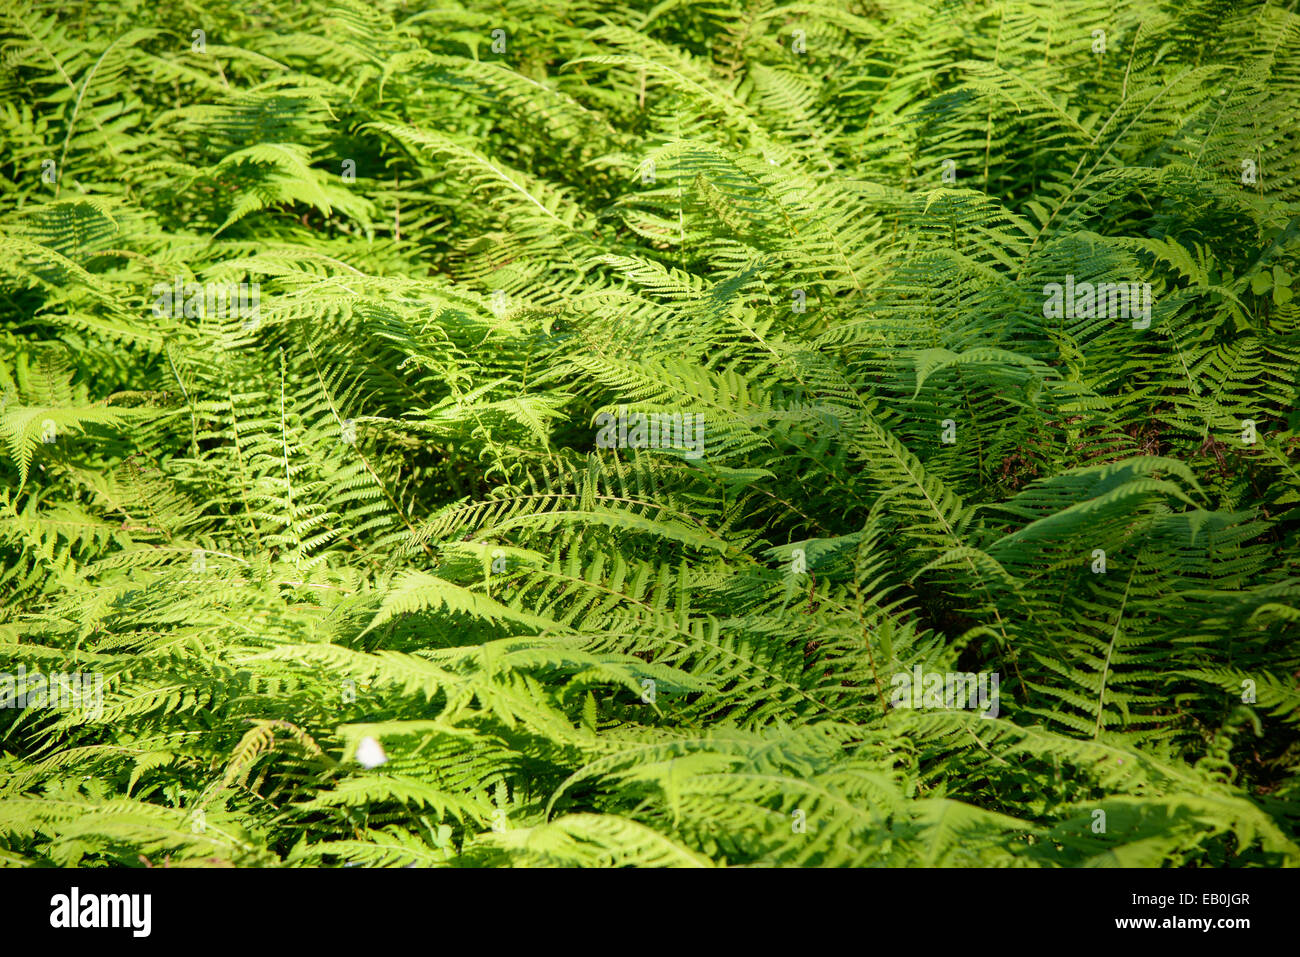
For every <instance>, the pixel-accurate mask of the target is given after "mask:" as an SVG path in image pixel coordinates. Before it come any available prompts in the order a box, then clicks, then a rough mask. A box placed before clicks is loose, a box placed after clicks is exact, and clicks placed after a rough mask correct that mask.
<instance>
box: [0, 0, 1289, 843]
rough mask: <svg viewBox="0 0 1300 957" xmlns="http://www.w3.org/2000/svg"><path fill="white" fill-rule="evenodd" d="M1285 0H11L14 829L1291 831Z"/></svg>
mask: <svg viewBox="0 0 1300 957" xmlns="http://www.w3.org/2000/svg"><path fill="white" fill-rule="evenodd" d="M1293 8H1294V4H1293V3H1292V4H1289V5H1287V4H1278V3H1276V2H1270V3H1245V2H1219V0H1161V2H1157V0H1069V2H1065V3H1060V2H1056V0H1006V2H991V0H990V2H977V0H964V2H955V0H898V2H865V0H864V2H856V0H855V2H846V3H819V2H810V3H799V2H796V3H788V4H778V3H774V2H769V0H722V2H718V0H709V2H700V0H665V2H663V3H660V4H658V5H656V6H653V7H651V6H650V5H649V4H646V5H644V6H643V7H642V6H640V5H637V4H631V3H625V2H618V0H576V2H572V3H567V2H559V0H503V2H494V3H480V2H477V0H467V2H464V3H441V2H435V3H431V4H428V5H425V4H419V3H416V2H414V0H411V2H398V0H364V2H362V0H306V2H297V0H295V2H290V0H261V2H257V3H255V4H242V3H236V4H229V5H227V4H207V3H173V2H168V0H163V2H157V3H143V2H139V0H127V2H123V0H102V2H101V0H93V2H91V0H86V2H81V0H63V2H59V3H48V4H45V3H34V2H31V0H19V2H18V6H17V8H16V9H15V8H13V7H12V6H10V7H7V8H5V11H4V12H3V13H0V390H2V391H3V402H4V405H3V408H2V409H0V672H4V673H7V674H11V675H12V674H15V673H16V672H17V669H18V668H19V667H20V666H21V667H22V668H24V669H26V672H28V673H32V672H41V673H43V674H51V673H81V674H88V675H89V674H94V675H99V676H102V680H103V697H102V706H97V707H91V706H89V705H88V704H87V703H86V702H85V701H83V702H82V704H81V705H80V706H76V707H63V708H52V707H39V706H32V704H31V702H28V705H27V706H26V707H9V708H6V709H4V710H0V861H3V862H5V863H10V864H20V865H21V864H28V865H33V864H37V865H39V864H50V863H54V864H59V865H71V864H82V865H96V864H98V865H103V864H109V865H137V864H139V863H140V862H141V861H142V860H143V861H145V862H148V863H151V864H159V863H162V862H164V861H165V860H166V861H169V862H170V863H171V864H173V865H174V864H176V863H191V864H197V863H204V862H233V863H236V864H242V865H268V864H293V865H298V864H307V865H315V864H329V865H337V864H343V863H358V864H365V865H370V864H385V865H402V864H410V863H414V864H416V865H418V866H424V865H444V864H448V865H453V866H478V865H502V864H505V865H511V864H516V865H554V864H560V865H570V864H583V865H609V864H641V865H717V864H729V865H736V864H794V865H895V866H906V865H1015V866H1077V865H1099V864H1100V865H1108V864H1110V865H1113V864H1129V865H1143V866H1156V865H1164V866H1171V865H1183V864H1193V865H1221V864H1248V865H1267V866H1278V865H1286V864H1297V863H1300V847H1298V846H1297V840H1298V839H1300V727H1298V726H1300V687H1298V686H1297V676H1298V675H1300V643H1298V637H1300V633H1298V628H1300V549H1297V529H1298V528H1300V521H1298V519H1300V415H1297V411H1296V408H1297V401H1296V400H1297V370H1298V369H1300V303H1298V302H1297V300H1296V299H1295V298H1294V292H1295V287H1296V281H1295V277H1297V276H1300V206H1298V205H1297V201H1298V200H1300V181H1298V179H1297V175H1298V174H1300V142H1298V140H1297V136H1296V125H1297V115H1300V16H1297V15H1296V13H1295V12H1293ZM195 31H202V33H195ZM494 31H500V32H494ZM1097 31H1103V32H1101V33H1098V32H1097ZM353 173H355V175H353ZM177 282H180V283H246V284H252V283H257V284H259V288H260V300H259V303H260V304H259V307H258V309H259V311H258V312H257V313H256V314H255V315H254V317H253V318H252V319H250V318H249V315H250V313H248V312H247V311H246V312H244V313H239V314H234V315H231V314H213V313H217V312H220V310H216V309H213V308H212V307H211V304H210V303H209V304H208V305H207V306H206V307H205V308H204V309H199V310H197V311H196V310H194V309H177V310H175V311H172V310H169V309H167V308H156V307H157V304H158V297H159V293H158V291H157V289H158V288H165V289H172V288H174V284H175V283H177ZM1067 282H1069V283H1071V284H1073V283H1076V282H1077V283H1083V282H1093V283H1100V282H1115V283H1136V284H1141V283H1149V284H1150V289H1151V299H1150V303H1151V308H1150V313H1149V320H1150V321H1149V323H1143V322H1139V321H1137V320H1134V321H1130V318H1129V317H1128V316H1120V317H1117V316H1116V315H1115V313H1114V311H1113V306H1112V312H1111V314H1110V315H1108V316H1107V315H1103V316H1101V317H1088V316H1087V315H1083V316H1080V315H1079V314H1078V313H1079V310H1073V309H1071V310H1070V314H1061V313H1059V312H1056V313H1054V312H1053V310H1052V309H1051V308H1048V306H1047V304H1046V302H1045V300H1046V298H1047V295H1048V294H1047V292H1046V289H1047V287H1048V286H1049V284H1051V283H1063V284H1064V283H1067ZM182 292H183V287H182ZM187 305H192V303H190V304H187ZM1135 309H1136V306H1135ZM1103 311H1104V310H1103ZM159 312H161V313H162V314H161V315H159V314H158V313H159ZM229 312H230V310H227V313H229ZM1084 312H1085V313H1086V310H1084ZM620 410H622V411H624V412H626V413H628V414H633V413H652V412H653V413H678V414H687V415H692V416H694V415H699V416H701V421H702V423H703V425H702V429H703V431H702V433H701V434H697V435H696V438H697V439H699V438H700V437H701V435H702V452H703V454H702V455H698V456H696V455H693V454H692V453H691V450H690V449H684V448H664V447H659V448H655V447H644V448H635V447H622V448H608V447H605V446H608V445H609V443H608V442H598V441H597V439H598V437H599V432H600V425H599V423H600V422H603V421H605V419H603V418H602V417H601V414H602V413H618V412H619V411H620ZM633 421H634V422H635V420H633ZM686 421H687V422H689V421H691V420H686ZM633 431H634V432H635V429H634V430H633ZM624 444H625V445H627V446H635V445H637V444H638V443H637V442H636V440H635V438H634V437H631V436H629V437H628V440H627V442H626V443H624ZM641 444H645V443H641ZM660 444H661V445H662V444H663V443H660ZM679 444H685V443H679ZM1103 553H1104V554H1103ZM918 666H919V667H920V668H922V669H923V672H925V673H941V674H946V673H972V674H983V675H985V676H988V675H993V674H996V675H997V676H1000V679H1001V696H1000V710H999V711H998V713H997V716H996V717H987V716H985V715H984V714H982V713H981V711H980V710H978V709H973V708H969V707H966V708H963V707H948V706H947V705H948V704H951V702H945V703H944V706H940V707H929V706H927V707H910V708H909V707H893V706H891V691H892V688H893V686H894V682H895V681H896V676H898V675H912V674H915V673H916V672H915V669H916V668H917V667H918ZM13 688H14V690H15V691H16V690H18V685H13ZM3 690H4V686H3V684H0V692H3ZM919 703H921V702H918V704H919ZM367 739H371V740H367ZM376 745H378V748H381V749H382V752H383V755H384V756H386V758H387V760H386V761H383V762H380V761H379V760H378V758H375V759H373V760H364V759H365V758H366V757H367V756H368V755H369V754H370V752H372V751H375V750H376ZM358 748H360V749H361V755H360V756H361V757H362V758H363V760H361V761H358V760H357V758H358ZM1099 811H1100V812H1104V815H1099V814H1097V813H1096V812H1099ZM1098 822H1103V823H1104V827H1100V826H1098Z"/></svg>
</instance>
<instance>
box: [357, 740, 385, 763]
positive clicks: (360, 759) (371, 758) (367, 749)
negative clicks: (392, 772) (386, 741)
mask: <svg viewBox="0 0 1300 957" xmlns="http://www.w3.org/2000/svg"><path fill="white" fill-rule="evenodd" d="M387 760H388V755H386V754H384V749H383V748H381V747H380V746H379V742H378V741H376V740H375V739H374V738H362V739H361V743H360V744H358V745H357V763H359V764H360V765H361V766H362V767H365V768H377V767H379V766H380V765H381V764H383V763H385V762H386V761H387Z"/></svg>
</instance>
